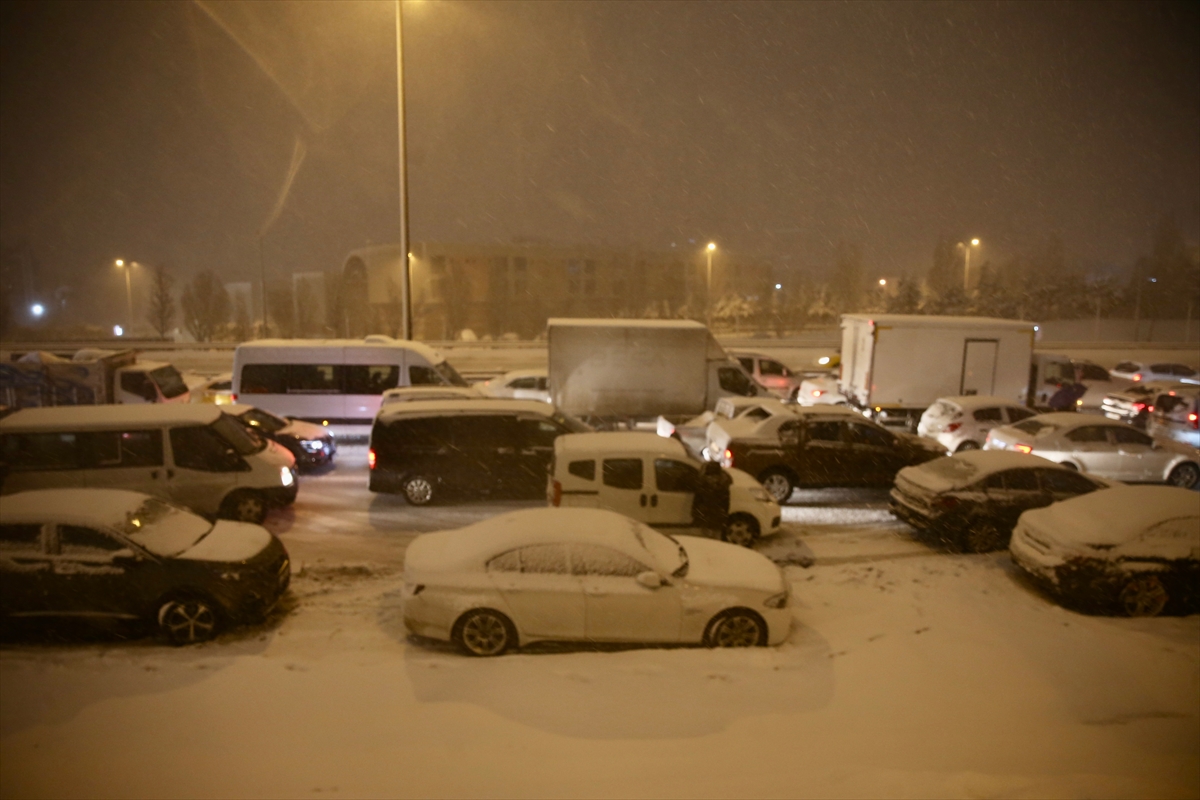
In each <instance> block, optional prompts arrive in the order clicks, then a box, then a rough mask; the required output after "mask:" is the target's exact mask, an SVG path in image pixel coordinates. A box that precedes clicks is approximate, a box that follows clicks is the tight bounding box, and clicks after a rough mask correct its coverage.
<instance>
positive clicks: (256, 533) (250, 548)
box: [178, 520, 271, 563]
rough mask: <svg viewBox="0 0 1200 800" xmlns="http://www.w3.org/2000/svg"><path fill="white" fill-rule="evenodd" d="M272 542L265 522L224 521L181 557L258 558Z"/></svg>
mask: <svg viewBox="0 0 1200 800" xmlns="http://www.w3.org/2000/svg"><path fill="white" fill-rule="evenodd" d="M270 544H271V533H270V531H268V530H267V529H266V528H264V527H262V526H261V525H252V524H250V523H248V522H231V521H229V520H220V521H218V522H217V524H216V525H215V526H213V529H212V531H211V532H210V533H209V534H208V535H207V536H205V537H204V538H202V539H201V540H200V541H198V542H196V544H195V545H193V546H192V547H190V548H188V549H187V550H184V551H183V552H182V553H180V554H179V556H178V558H187V559H191V560H192V561H220V562H227V563H236V562H239V561H248V560H250V559H251V558H254V557H255V556H256V555H258V554H259V553H261V552H262V551H263V550H264V549H266V547H267V546H269V545H270Z"/></svg>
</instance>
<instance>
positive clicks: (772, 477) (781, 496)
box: [758, 469, 795, 503]
mask: <svg viewBox="0 0 1200 800" xmlns="http://www.w3.org/2000/svg"><path fill="white" fill-rule="evenodd" d="M758 482H759V483H761V484H762V486H763V488H764V489H766V490H767V494H769V495H771V499H772V500H774V501H775V502H776V503H786V502H787V499H788V498H789V497H791V496H792V489H793V488H795V487H794V485H793V484H792V476H790V475H788V474H787V472H786V471H784V470H781V469H770V470H767V471H766V472H764V473H763V474H762V475H760V476H758Z"/></svg>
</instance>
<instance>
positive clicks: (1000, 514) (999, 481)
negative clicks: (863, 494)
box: [891, 450, 1109, 553]
mask: <svg viewBox="0 0 1200 800" xmlns="http://www.w3.org/2000/svg"><path fill="white" fill-rule="evenodd" d="M1107 486H1109V482H1108V481H1104V480H1100V479H1097V478H1092V477H1088V476H1086V475H1080V474H1079V473H1078V472H1075V471H1073V470H1070V469H1067V468H1066V467H1063V466H1060V465H1058V464H1055V463H1054V462H1052V461H1047V460H1046V459H1044V458H1038V457H1037V456H1030V455H1025V454H1024V453H1009V452H1003V451H997V450H971V451H966V452H961V453H956V454H954V455H953V456H950V457H948V458H935V459H934V460H932V461H927V462H925V463H924V464H921V465H919V466H916V467H905V468H904V469H902V470H900V472H898V473H897V474H896V484H895V486H894V487H893V489H892V502H891V507H892V513H893V514H895V515H896V517H898V518H899V519H901V520H903V521H904V522H907V523H908V524H909V525H911V526H913V527H914V528H916V529H917V530H920V531H925V532H928V533H929V534H930V535H932V536H933V537H935V538H936V539H938V540H939V541H941V542H942V543H944V544H946V545H949V546H950V547H952V548H953V549H956V550H962V551H965V552H968V553H983V552H987V551H989V550H999V549H1001V548H1004V547H1007V546H1008V537H1009V535H1010V534H1011V533H1012V529H1013V526H1014V525H1016V524H1017V518H1018V517H1020V516H1021V514H1022V513H1023V512H1025V511H1028V510H1029V509H1031V508H1041V507H1042V506H1048V505H1050V504H1051V503H1054V502H1058V501H1059V500H1066V499H1068V498H1071V497H1076V496H1078V495H1081V494H1087V493H1088V492H1094V491H1096V490H1097V489H1103V488H1106V487H1107Z"/></svg>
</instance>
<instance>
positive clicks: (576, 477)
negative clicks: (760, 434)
mask: <svg viewBox="0 0 1200 800" xmlns="http://www.w3.org/2000/svg"><path fill="white" fill-rule="evenodd" d="M705 469H710V470H715V469H719V467H718V466H717V465H716V464H711V463H710V464H703V463H702V462H700V461H697V460H695V459H694V458H692V456H690V455H689V454H688V452H687V450H686V449H685V448H684V446H683V444H682V443H681V442H680V441H678V440H677V439H669V438H665V437H662V436H659V435H658V434H655V433H625V432H604V433H570V434H566V435H563V436H559V437H558V438H557V439H555V440H554V461H553V462H552V463H551V466H550V483H549V486H548V488H547V495H548V498H547V499H548V500H549V502H550V505H553V506H566V507H583V508H609V509H612V510H613V511H617V512H619V513H621V514H624V515H625V516H627V517H633V518H634V519H636V520H638V521H639V522H644V523H646V524H647V525H651V526H653V527H655V528H664V529H667V530H669V531H671V532H674V533H685V534H700V533H701V525H700V524H699V523H698V522H697V521H695V520H694V519H693V514H692V511H693V503H694V502H695V500H696V493H697V489H698V488H699V487H700V485H701V475H702V473H703V471H704V470H705ZM724 472H725V474H726V475H728V476H729V477H730V478H731V479H732V481H733V482H732V485H730V486H729V507H728V509H727V518H726V521H725V524H724V527H723V530H722V531H721V538H722V539H724V540H725V541H727V542H730V543H732V544H740V545H743V546H746V547H749V546H750V545H751V544H753V543H754V541H755V540H756V539H758V538H760V537H762V536H767V535H769V534H772V533H776V532H778V530H779V523H780V511H779V504H778V503H776V502H775V501H774V500H772V499H771V497H770V495H768V494H767V491H766V490H765V489H763V487H762V485H761V484H760V483H759V482H758V481H756V480H754V478H752V477H750V476H749V475H748V474H746V473H745V472H742V471H741V470H740V469H725V470H724Z"/></svg>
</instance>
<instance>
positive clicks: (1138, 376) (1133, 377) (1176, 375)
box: [1112, 361, 1200, 384]
mask: <svg viewBox="0 0 1200 800" xmlns="http://www.w3.org/2000/svg"><path fill="white" fill-rule="evenodd" d="M1112 375H1114V376H1115V377H1118V378H1125V379H1126V380H1130V381H1133V382H1135V383H1146V382H1149V381H1177V382H1183V383H1194V384H1200V376H1198V375H1197V373H1196V370H1195V369H1194V368H1192V367H1189V366H1188V365H1187V364H1178V363H1175V362H1164V363H1155V364H1148V363H1146V362H1144V361H1122V362H1121V363H1120V364H1117V365H1116V366H1115V367H1113V368H1112Z"/></svg>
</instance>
